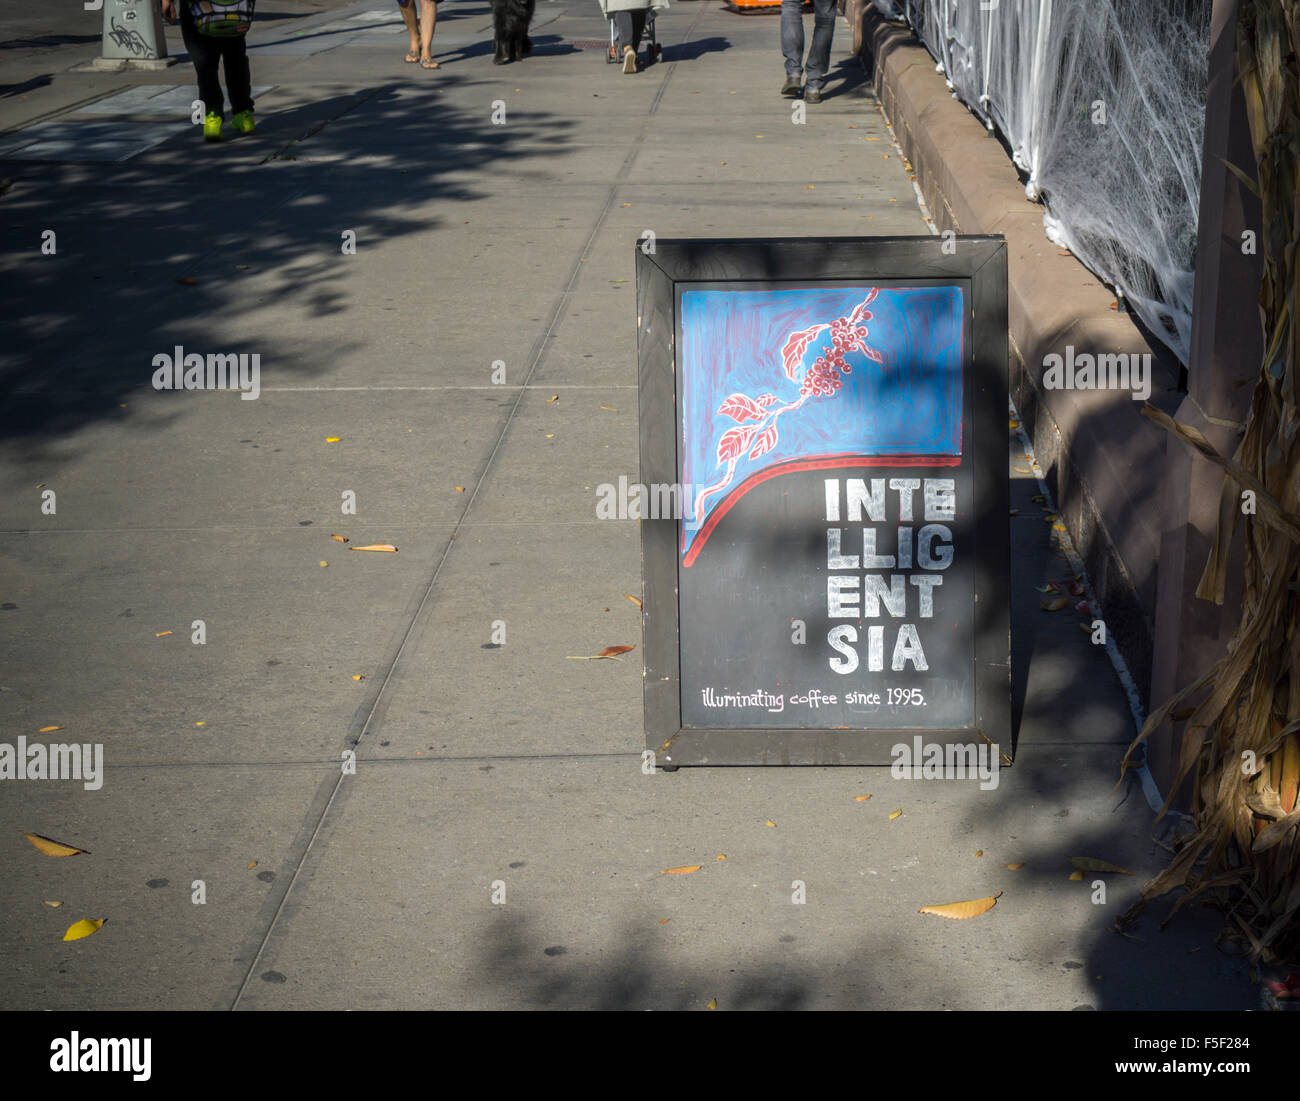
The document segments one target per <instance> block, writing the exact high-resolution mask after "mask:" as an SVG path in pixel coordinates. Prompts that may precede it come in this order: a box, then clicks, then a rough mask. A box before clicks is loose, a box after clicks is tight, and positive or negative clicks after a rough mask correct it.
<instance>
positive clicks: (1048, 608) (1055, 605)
mask: <svg viewBox="0 0 1300 1101" xmlns="http://www.w3.org/2000/svg"><path fill="white" fill-rule="evenodd" d="M1069 603H1070V598H1069V597H1068V596H1058V597H1057V598H1056V599H1055V600H1049V601H1048V602H1047V603H1046V604H1043V605H1041V607H1042V609H1043V611H1045V612H1059V611H1060V610H1061V609H1062V608H1064V607H1065V606H1066V605H1067V604H1069Z"/></svg>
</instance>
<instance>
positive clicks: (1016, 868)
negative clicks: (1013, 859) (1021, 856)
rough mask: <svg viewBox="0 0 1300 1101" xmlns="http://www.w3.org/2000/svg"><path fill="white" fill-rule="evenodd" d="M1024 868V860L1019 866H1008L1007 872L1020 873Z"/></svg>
mask: <svg viewBox="0 0 1300 1101" xmlns="http://www.w3.org/2000/svg"><path fill="white" fill-rule="evenodd" d="M1024 866H1025V862H1024V861H1023V860H1022V861H1020V862H1019V863H1018V864H1008V865H1007V870H1008V871H1012V872H1018V871H1020V869H1021V868H1023V867H1024Z"/></svg>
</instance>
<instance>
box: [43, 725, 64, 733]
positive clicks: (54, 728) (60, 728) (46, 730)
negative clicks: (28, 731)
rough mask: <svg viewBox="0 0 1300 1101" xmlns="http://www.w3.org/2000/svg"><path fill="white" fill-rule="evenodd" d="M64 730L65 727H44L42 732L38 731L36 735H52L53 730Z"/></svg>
mask: <svg viewBox="0 0 1300 1101" xmlns="http://www.w3.org/2000/svg"><path fill="white" fill-rule="evenodd" d="M62 729H63V727H61V726H43V727H41V728H40V730H38V731H37V732H36V733H37V734H48V733H50V731H52V730H62Z"/></svg>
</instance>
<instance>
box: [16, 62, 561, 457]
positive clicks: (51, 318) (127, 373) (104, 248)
mask: <svg viewBox="0 0 1300 1101" xmlns="http://www.w3.org/2000/svg"><path fill="white" fill-rule="evenodd" d="M255 79H256V74H255ZM516 117H519V116H518V113H516ZM526 117H527V125H526V126H517V127H504V126H492V125H490V124H489V123H488V122H487V117H486V115H484V114H481V113H479V112H474V113H472V114H471V113H469V112H466V111H463V110H459V109H457V108H455V107H452V106H450V105H448V104H447V103H446V102H445V99H443V98H442V97H440V95H439V92H438V90H437V89H436V88H427V87H426V88H415V89H411V88H410V87H405V88H398V87H396V86H381V87H375V88H369V89H366V90H364V91H363V92H362V93H360V94H359V95H355V96H354V95H339V96H334V97H331V98H327V99H324V100H321V101H319V102H316V103H312V104H309V105H304V106H300V107H294V108H291V109H288V110H284V111H279V112H274V111H273V112H271V113H268V114H267V116H266V117H265V118H263V119H259V131H258V133H257V134H255V135H253V136H251V137H247V138H240V139H239V140H237V141H232V142H223V143H220V144H216V145H205V144H204V143H203V142H202V141H200V140H199V139H198V135H197V132H196V131H195V130H194V129H193V128H190V129H189V130H188V132H185V133H183V134H181V135H180V136H178V137H176V138H173V139H171V140H170V141H168V142H167V143H165V144H164V145H162V146H161V147H159V148H157V149H154V150H152V151H150V152H147V153H145V154H142V155H140V156H138V157H136V158H134V159H133V160H131V161H129V162H128V163H126V164H121V165H112V164H105V165H88V166H78V165H72V164H47V163H41V162H34V161H29V162H17V161H9V162H6V163H5V164H4V165H3V174H4V175H6V176H10V177H12V178H13V180H14V183H13V186H12V187H11V188H10V189H9V190H8V192H7V193H5V194H4V195H3V196H2V197H0V211H3V214H4V222H3V227H2V228H0V242H2V243H3V254H2V255H0V274H3V275H4V276H5V277H6V282H7V283H8V285H9V287H10V288H11V289H10V291H9V293H8V296H7V302H6V313H7V315H8V318H9V322H8V324H7V326H6V328H7V337H8V339H7V341H6V344H5V347H4V348H3V349H0V395H3V397H2V398H0V440H2V441H3V442H0V448H3V449H4V450H5V451H7V452H9V453H11V454H13V455H15V456H21V457H22V458H23V459H25V460H33V459H34V460H37V461H43V460H44V459H53V458H54V452H52V451H51V450H50V449H51V447H52V446H53V445H54V444H56V443H58V442H59V441H58V440H57V439H56V438H55V437H59V436H68V435H71V434H74V433H77V432H78V431H79V430H81V429H82V428H84V427H86V426H88V425H90V424H92V423H94V422H96V421H97V420H100V419H105V418H113V419H116V418H119V417H120V416H121V415H122V414H121V411H120V410H121V406H122V405H123V404H125V403H127V401H128V398H129V395H130V393H131V392H132V391H133V390H135V389H137V388H141V387H149V386H150V385H151V380H152V375H153V370H154V368H153V365H152V360H153V357H154V356H155V355H157V354H159V353H170V352H171V350H172V348H173V346H174V345H177V344H180V345H182V346H186V347H191V348H195V349H197V348H205V349H207V350H213V349H219V350H235V351H240V350H242V351H257V352H260V353H261V355H262V360H263V362H264V363H269V362H275V363H276V364H277V370H278V371H280V372H285V373H287V374H289V375H297V376H298V377H301V378H306V377H310V376H312V375H316V374H319V373H320V372H321V371H322V370H323V369H324V365H325V364H326V363H328V361H329V357H330V354H331V351H333V352H334V353H337V351H338V350H339V349H340V348H341V347H346V346H349V345H351V346H354V347H355V346H356V342H357V340H358V334H357V333H356V332H355V330H354V329H352V328H345V329H343V330H341V331H332V329H331V321H330V319H331V318H332V317H334V316H336V315H338V314H339V312H340V310H342V309H343V308H344V305H345V304H346V303H347V301H348V297H349V295H350V294H351V293H352V292H353V290H354V286H353V284H352V283H351V282H350V274H351V273H350V270H349V268H348V264H347V258H346V257H345V256H342V255H341V254H340V243H339V240H340V230H341V229H343V228H347V229H351V230H353V231H354V232H355V233H356V235H357V239H358V240H361V241H363V242H369V243H371V244H372V245H373V243H375V242H378V241H392V240H396V239H400V238H401V237H402V236H403V235H405V234H408V233H417V232H418V233H426V232H427V231H429V230H430V229H433V228H436V226H437V225H438V224H439V222H438V221H437V219H431V218H430V216H429V213H428V203H429V200H430V199H431V198H438V199H443V200H451V201H453V202H455V204H456V207H457V209H458V210H459V209H460V206H461V204H465V209H466V211H469V210H472V204H473V203H474V202H476V201H477V200H479V199H481V198H484V197H485V196H484V195H483V194H481V193H480V192H479V191H478V190H477V189H476V188H475V187H474V186H473V185H472V184H471V183H467V182H465V181H467V180H468V179H470V178H471V174H472V173H473V172H475V171H482V170H487V169H489V168H492V169H496V168H499V169H502V170H506V169H507V166H509V165H510V164H511V162H512V161H513V160H515V159H516V158H518V157H521V156H524V155H526V156H527V157H528V163H529V165H530V167H533V168H536V167H537V166H539V165H540V164H545V163H547V162H549V161H553V160H554V159H557V158H562V157H564V156H565V155H566V154H567V152H568V149H567V146H566V141H565V138H566V136H567V135H568V134H569V133H570V132H571V131H572V129H573V127H574V125H575V124H574V122H573V120H570V119H564V118H559V117H554V116H551V115H548V114H546V113H545V112H529V113H528V114H527V116H526ZM433 119H436V124H435V123H434V122H432V121H431V120H433ZM444 209H446V208H444ZM47 230H52V231H54V232H55V234H56V243H57V251H56V253H55V254H54V255H42V253H41V246H42V240H43V234H45V232H46V231H47ZM181 279H188V280H191V281H192V283H191V284H183V283H179V282H178V280H181ZM250 280H255V282H250ZM268 300H273V301H274V302H275V303H276V304H277V305H278V306H280V307H284V306H289V307H291V308H292V309H293V310H294V312H295V313H296V315H297V317H298V318H300V319H302V320H304V321H307V322H310V323H311V327H312V331H313V333H318V337H317V338H314V339H311V340H309V341H307V342H305V343H304V342H303V341H302V340H298V341H291V340H284V341H280V340H277V339H275V338H274V337H271V338H267V337H265V336H259V337H258V338H257V339H258V343H257V346H256V347H253V348H248V347H241V346H240V345H241V343H242V339H241V315H242V314H243V313H244V312H245V311H247V310H249V309H251V308H254V307H258V306H261V305H264V304H265V303H266V302H267V301H268ZM308 345H311V346H308ZM282 377H283V376H282ZM59 454H61V455H64V454H66V452H60V453H59Z"/></svg>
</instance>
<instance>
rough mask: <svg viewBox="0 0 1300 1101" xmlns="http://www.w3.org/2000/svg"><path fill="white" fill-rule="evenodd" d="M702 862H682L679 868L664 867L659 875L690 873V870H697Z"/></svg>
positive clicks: (701, 865)
mask: <svg viewBox="0 0 1300 1101" xmlns="http://www.w3.org/2000/svg"><path fill="white" fill-rule="evenodd" d="M703 866H704V865H703V864H683V865H682V866H681V867H680V868H665V869H664V870H663V871H662V872H660V873H659V874H660V875H690V874H691V872H698V871H699V870H700V869H701V868H702V867H703Z"/></svg>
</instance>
